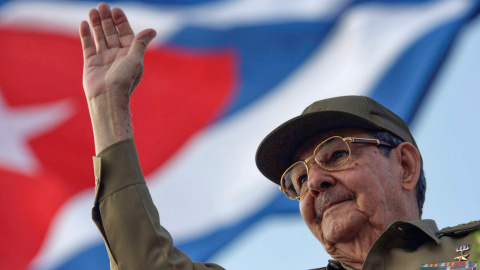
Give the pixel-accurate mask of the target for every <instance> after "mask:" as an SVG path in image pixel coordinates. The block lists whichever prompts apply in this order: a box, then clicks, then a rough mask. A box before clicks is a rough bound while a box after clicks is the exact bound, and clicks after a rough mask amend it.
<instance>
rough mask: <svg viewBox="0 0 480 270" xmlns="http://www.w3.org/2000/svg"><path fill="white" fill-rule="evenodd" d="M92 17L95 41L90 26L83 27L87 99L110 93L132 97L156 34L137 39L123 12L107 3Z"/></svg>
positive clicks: (84, 74)
mask: <svg viewBox="0 0 480 270" xmlns="http://www.w3.org/2000/svg"><path fill="white" fill-rule="evenodd" d="M89 18H90V23H91V26H92V29H93V37H94V39H93V38H92V35H91V33H90V27H89V25H88V23H87V22H86V21H83V22H82V23H81V24H80V37H81V40H82V47H83V56H84V70H83V86H84V89H85V95H86V97H87V100H92V99H94V98H96V97H98V96H101V95H103V94H106V93H110V94H115V95H121V96H129V95H130V93H131V92H132V91H133V89H134V88H135V87H136V86H137V85H138V83H139V82H140V78H141V76H142V73H143V56H144V54H145V49H146V47H147V45H148V43H149V42H150V41H151V40H152V39H153V37H154V36H155V31H154V30H152V29H147V30H143V31H142V32H140V33H139V34H138V35H137V36H135V34H134V33H133V31H132V28H131V27H130V24H129V22H128V20H127V17H126V16H125V14H124V13H123V11H122V10H121V9H118V8H115V9H113V10H110V8H109V6H108V5H107V4H105V3H101V4H99V5H98V10H96V9H92V10H91V11H90V13H89Z"/></svg>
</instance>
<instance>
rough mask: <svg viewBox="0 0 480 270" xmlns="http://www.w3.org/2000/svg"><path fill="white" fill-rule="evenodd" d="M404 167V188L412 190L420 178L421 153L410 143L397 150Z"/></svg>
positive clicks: (405, 143)
mask: <svg viewBox="0 0 480 270" xmlns="http://www.w3.org/2000/svg"><path fill="white" fill-rule="evenodd" d="M395 150H396V152H397V154H398V158H399V161H400V162H401V165H402V175H401V177H402V186H403V189H405V190H408V191H410V190H412V189H414V188H415V185H416V184H417V181H418V177H419V176H420V162H421V160H420V152H419V151H418V149H417V148H416V147H415V146H414V145H413V144H411V143H409V142H403V143H401V144H400V145H398V146H397V147H396V148H395Z"/></svg>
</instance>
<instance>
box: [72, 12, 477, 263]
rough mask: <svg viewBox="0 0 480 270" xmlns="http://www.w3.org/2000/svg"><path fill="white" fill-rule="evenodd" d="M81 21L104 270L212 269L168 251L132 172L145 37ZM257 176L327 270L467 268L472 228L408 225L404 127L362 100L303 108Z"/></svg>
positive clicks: (117, 17)
mask: <svg viewBox="0 0 480 270" xmlns="http://www.w3.org/2000/svg"><path fill="white" fill-rule="evenodd" d="M89 18H90V24H91V26H92V29H93V38H92V36H91V32H90V27H89V24H88V23H87V22H85V21H84V22H82V23H81V25H80V36H81V40H82V46H83V53H84V61H85V65H84V77H83V84H84V89H85V95H86V98H87V101H88V106H89V111H90V116H91V119H92V126H93V131H94V137H95V148H96V153H97V156H96V157H94V168H95V179H96V198H95V203H94V209H93V219H94V221H95V222H96V224H97V226H98V228H99V230H100V232H101V234H102V236H103V237H104V240H105V245H106V247H107V251H108V254H109V257H110V261H111V268H112V269H223V268H221V267H220V266H218V265H215V264H210V263H200V262H192V261H191V260H190V258H189V257H188V256H187V255H186V254H184V253H183V252H181V251H180V250H178V249H176V248H174V247H173V241H172V239H171V237H170V235H169V233H168V232H167V231H166V230H165V229H164V228H163V227H162V226H161V225H160V220H159V216H158V212H157V210H156V209H155V206H154V205H153V202H152V200H151V197H150V194H149V192H148V189H147V187H146V185H145V180H144V178H143V175H142V173H141V169H140V165H139V163H138V158H137V155H136V150H135V145H134V142H133V133H132V128H131V122H130V112H129V108H128V104H129V100H130V95H131V93H132V91H133V89H134V88H135V87H136V86H137V84H138V83H139V81H140V78H141V76H142V72H143V65H142V61H143V55H144V52H145V49H146V47H147V45H148V43H149V42H150V41H151V40H152V39H153V38H154V36H155V31H153V30H151V29H147V30H144V31H142V32H140V33H139V34H137V35H136V36H135V35H134V33H133V31H132V29H131V28H130V25H129V23H128V20H127V18H126V17H125V14H124V13H123V12H122V11H121V10H120V9H113V10H110V8H109V7H108V5H107V4H105V3H102V4H100V5H99V6H98V9H94V10H91V11H90V13H89ZM257 165H258V168H259V169H260V171H261V172H262V173H263V174H264V175H265V176H266V177H267V178H269V179H270V180H271V181H273V182H275V183H276V184H278V185H280V187H281V190H282V191H283V192H285V194H286V195H287V196H288V197H289V198H290V199H296V200H298V201H299V207H300V212H301V214H302V217H303V219H304V221H305V223H306V224H307V226H308V228H309V229H310V230H311V232H312V233H313V235H314V236H315V237H316V238H317V239H318V240H319V241H320V242H321V243H322V245H323V246H324V248H325V250H326V251H327V252H328V253H329V254H330V255H331V256H332V257H333V258H334V259H335V260H332V261H330V262H329V264H328V266H327V269H421V268H423V269H435V268H428V267H431V266H429V265H427V264H437V265H438V264H439V263H440V264H441V263H447V264H448V265H455V267H456V268H455V269H463V268H465V269H466V268H468V267H476V265H475V264H474V263H473V262H468V261H467V260H468V259H469V258H468V257H469V255H470V253H469V252H470V251H469V248H470V245H473V244H474V242H473V240H472V239H471V232H472V231H474V230H477V229H478V228H479V227H480V225H479V223H471V224H467V225H463V226H460V227H456V228H448V229H445V230H442V231H438V229H437V228H436V225H435V223H434V222H433V221H422V220H419V219H420V217H421V213H422V206H423V202H424V198H425V178H424V176H423V171H422V159H421V156H420V153H419V151H418V148H417V145H416V143H415V140H414V139H413V137H412V135H411V134H410V131H409V129H408V127H407V125H406V124H405V123H404V121H403V120H402V119H400V118H399V117H398V116H397V115H395V114H394V113H392V112H391V111H389V110H388V109H386V108H385V107H383V106H382V105H380V104H378V103H377V102H375V101H374V100H372V99H369V98H366V97H358V96H350V97H337V98H332V99H327V100H321V101H318V102H315V103H313V104H312V105H311V106H309V107H308V108H307V109H306V110H305V111H304V112H303V113H302V115H300V116H298V117H296V118H294V119H291V120H289V121H287V122H286V123H284V124H283V125H281V126H280V127H278V128H277V129H276V130H274V131H273V132H272V133H271V134H270V135H268V136H267V137H266V138H265V140H264V141H263V142H262V143H261V145H260V147H259V148H258V152H257ZM295 244H296V245H298V246H299V248H301V243H295ZM432 267H434V266H432ZM442 269H443V268H442ZM469 269H470V268H469Z"/></svg>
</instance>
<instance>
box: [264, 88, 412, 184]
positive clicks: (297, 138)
mask: <svg viewBox="0 0 480 270" xmlns="http://www.w3.org/2000/svg"><path fill="white" fill-rule="evenodd" d="M343 128H352V129H369V130H383V131H389V132H391V133H393V134H395V135H397V136H398V137H400V138H401V139H403V140H404V141H406V142H410V143H412V144H413V145H415V147H417V144H416V142H415V140H414V139H413V136H412V134H411V133H410V129H409V128H408V125H407V124H406V123H405V121H403V120H402V118H400V117H399V116H398V115H396V114H395V113H393V112H392V111H390V110H389V109H387V108H385V107H384V106H382V105H381V104H380V103H378V102H376V101H375V100H373V99H371V98H369V97H365V96H342V97H335V98H329V99H324V100H320V101H317V102H314V103H313V104H312V105H310V106H308V107H307V108H306V109H305V110H304V111H303V112H302V114H301V115H300V116H297V117H295V118H293V119H290V120H288V121H287V122H285V123H283V124H282V125H280V126H279V127H277V128H276V129H275V130H274V131H272V132H271V133H270V134H268V135H267V137H266V138H265V139H264V140H263V141H262V142H261V143H260V146H259V147H258V149H257V154H256V163H257V167H258V169H259V170H260V172H261V173H262V174H263V175H265V177H267V178H268V179H270V180H271V181H273V182H274V183H276V184H279V183H280V178H281V177H282V174H283V172H284V171H285V170H286V169H287V168H288V167H289V166H290V165H292V163H293V162H295V161H293V160H292V159H293V156H294V155H295V153H296V151H297V150H298V149H299V147H301V146H302V145H303V144H304V143H305V142H306V141H307V140H309V139H310V138H312V137H314V136H316V135H319V134H321V133H322V132H326V131H329V130H333V129H343ZM417 149H418V147H417Z"/></svg>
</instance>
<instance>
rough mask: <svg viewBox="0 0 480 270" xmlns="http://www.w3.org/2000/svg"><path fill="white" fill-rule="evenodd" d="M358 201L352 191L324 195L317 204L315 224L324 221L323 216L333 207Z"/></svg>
mask: <svg viewBox="0 0 480 270" xmlns="http://www.w3.org/2000/svg"><path fill="white" fill-rule="evenodd" d="M356 199H357V195H355V194H354V193H353V192H350V191H344V192H340V193H333V194H325V195H323V196H322V197H320V198H318V199H317V201H316V202H315V213H316V217H315V222H317V223H319V222H320V221H321V220H322V217H323V214H324V213H325V212H326V211H327V210H328V209H329V208H331V207H332V206H334V205H337V204H340V203H343V202H345V201H350V200H356Z"/></svg>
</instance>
